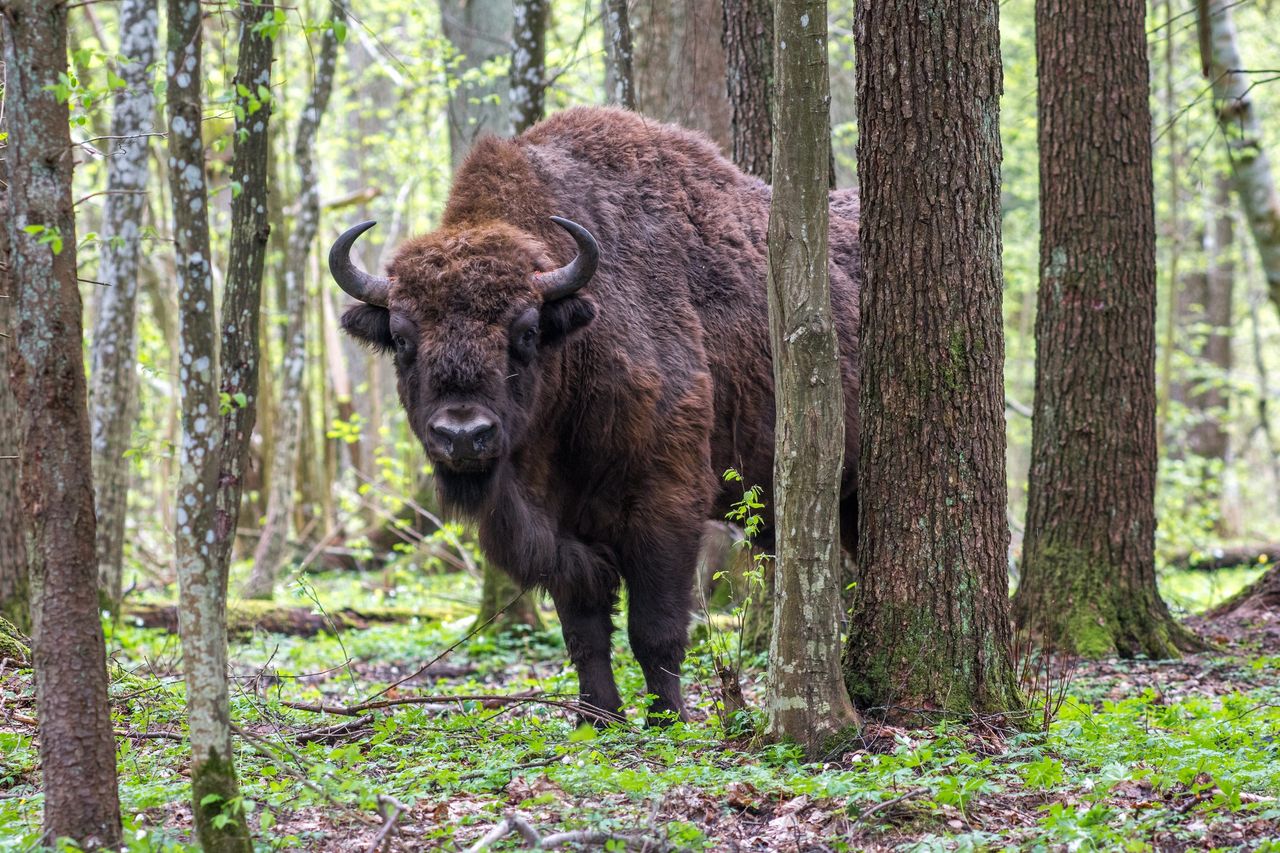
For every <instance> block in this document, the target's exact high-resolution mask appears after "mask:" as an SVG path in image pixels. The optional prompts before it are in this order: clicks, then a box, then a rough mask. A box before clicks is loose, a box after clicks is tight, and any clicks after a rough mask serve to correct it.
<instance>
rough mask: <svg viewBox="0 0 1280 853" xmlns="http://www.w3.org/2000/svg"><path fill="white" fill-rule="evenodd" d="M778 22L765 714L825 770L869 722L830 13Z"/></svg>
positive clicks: (819, 1)
mask: <svg viewBox="0 0 1280 853" xmlns="http://www.w3.org/2000/svg"><path fill="white" fill-rule="evenodd" d="M775 20H776V22H777V23H776V39H775V44H774V79H776V80H777V85H778V88H777V112H776V113H775V114H774V117H773V152H774V156H773V175H772V177H773V198H772V202H771V204H770V207H769V238H768V298H769V338H770V346H771V350H772V353H773V377H774V386H775V388H776V389H777V390H776V396H777V427H776V431H775V436H776V438H775V441H776V447H775V449H774V454H773V459H774V474H773V482H774V484H775V489H776V492H777V494H776V497H775V508H774V512H775V519H776V520H775V530H776V535H777V563H776V565H775V567H774V572H773V597H774V607H773V630H772V632H771V639H770V645H769V677H768V687H767V690H766V696H765V712H766V714H767V715H768V730H767V734H768V736H769V737H771V738H774V739H778V740H791V741H795V742H796V743H798V744H800V745H801V746H802V747H804V749H805V752H806V754H808V755H809V756H810V757H813V758H818V757H820V756H821V755H822V754H823V753H824V752H825V751H826V750H827V749H828V748H829V742H830V741H831V739H832V738H833V737H835V736H839V735H840V734H841V733H842V732H843V731H844V730H846V729H855V730H856V727H857V726H858V724H859V720H858V715H857V713H856V712H855V711H854V710H853V704H852V703H851V702H850V701H849V694H848V692H847V691H846V689H845V685H844V680H843V678H842V677H841V673H840V611H841V603H840V555H841V545H840V488H841V478H842V474H843V469H844V444H845V435H844V431H845V422H844V418H845V407H844V394H843V391H842V384H841V376H840V356H839V353H840V350H839V346H838V342H837V339H836V325H835V318H834V317H833V314H832V310H831V286H830V279H829V277H828V270H827V223H828V217H829V212H828V207H827V205H828V197H827V185H828V168H829V160H828V158H827V136H828V125H829V123H828V118H827V109H828V106H829V103H830V83H829V80H828V77H827V2H826V0H778V3H777V5H776V7H775Z"/></svg>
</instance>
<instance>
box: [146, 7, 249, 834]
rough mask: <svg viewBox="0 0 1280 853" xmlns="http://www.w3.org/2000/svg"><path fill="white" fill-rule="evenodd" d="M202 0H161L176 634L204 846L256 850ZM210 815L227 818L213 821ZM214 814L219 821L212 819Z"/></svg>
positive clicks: (198, 828) (193, 789)
mask: <svg viewBox="0 0 1280 853" xmlns="http://www.w3.org/2000/svg"><path fill="white" fill-rule="evenodd" d="M200 11H201V10H200V5H199V4H198V3H196V2H194V1H193V0H168V14H167V26H168V30H169V42H168V50H167V56H166V60H165V63H166V67H167V69H168V97H169V192H170V203H171V204H172V206H173V233H174V242H175V246H174V253H175V256H176V268H177V275H178V328H179V332H178V335H179V345H178V380H179V384H180V386H181V388H182V441H181V444H180V450H179V473H178V501H177V504H178V505H177V511H176V515H175V518H176V522H177V524H176V527H175V530H174V533H175V539H176V550H177V554H176V561H175V562H176V568H177V575H178V604H179V613H180V617H179V625H178V630H179V635H180V637H181V640H182V661H183V670H184V674H185V677H186V688H187V723H188V727H189V738H190V741H191V808H192V811H193V812H194V815H195V825H196V835H197V837H198V838H199V841H200V846H201V847H202V848H203V849H204V850H205V851H206V853H214V851H217V852H218V853H222V851H235V852H236V853H239V851H246V853H247V851H250V850H252V848H253V845H252V842H251V840H250V838H249V828H248V825H247V824H246V821H245V814H244V812H242V811H241V810H239V808H237V807H235V806H234V805H233V804H235V803H238V796H239V785H238V783H237V781H236V771H235V764H234V763H233V756H232V751H231V719H230V717H231V710H230V705H229V702H228V691H227V625H226V616H227V575H226V571H225V566H224V565H222V564H221V563H220V562H219V560H218V557H217V549H216V547H215V544H214V542H215V537H216V533H215V531H216V522H217V503H216V497H217V491H218V469H219V459H218V450H219V444H220V441H221V435H220V433H221V429H220V427H221V419H220V418H219V415H218V407H219V399H218V385H217V381H218V337H217V330H216V329H215V324H214V317H213V281H212V278H211V275H210V265H209V264H210V253H209V214H208V211H209V196H208V190H207V185H206V180H205V171H204V154H205V152H204V144H203V142H202V139H201V126H200V123H201V117H202V103H201V94H200V90H201V87H202V86H203V85H204V75H203V72H202V63H201V47H202V44H203V38H202V35H201V14H200ZM219 816H225V817H227V818H230V820H225V821H218V820H217V818H218V817H219ZM219 824H221V825H219Z"/></svg>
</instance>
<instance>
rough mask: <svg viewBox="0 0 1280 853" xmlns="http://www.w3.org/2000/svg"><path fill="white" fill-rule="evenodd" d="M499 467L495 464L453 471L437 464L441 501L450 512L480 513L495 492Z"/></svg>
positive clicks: (437, 481) (437, 482) (466, 514)
mask: <svg viewBox="0 0 1280 853" xmlns="http://www.w3.org/2000/svg"><path fill="white" fill-rule="evenodd" d="M497 469H498V466H497V465H494V466H491V467H489V468H487V469H485V470H478V471H451V470H449V469H448V468H445V467H444V466H443V465H437V466H436V485H437V488H438V489H439V491H440V502H441V503H443V504H444V506H445V509H446V510H448V511H449V512H450V513H453V514H457V515H465V516H473V517H474V516H476V515H479V514H480V511H481V510H483V509H484V507H485V505H486V504H487V503H488V502H489V496H490V495H491V494H492V493H493V482H494V480H495V479H497Z"/></svg>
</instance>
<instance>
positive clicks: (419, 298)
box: [329, 217, 599, 510]
mask: <svg viewBox="0 0 1280 853" xmlns="http://www.w3.org/2000/svg"><path fill="white" fill-rule="evenodd" d="M552 219H553V221H554V222H555V223H556V224H557V225H559V226H560V227H561V228H563V229H564V230H565V231H567V232H568V233H569V235H570V236H571V237H572V238H573V240H574V242H575V243H577V246H578V254H577V257H575V258H574V259H573V261H571V262H570V263H569V264H567V265H565V266H563V267H560V268H558V269H550V266H551V263H550V262H549V259H548V252H547V248H546V246H545V245H544V244H543V243H542V242H541V241H540V240H538V239H536V238H535V237H533V236H531V235H530V234H528V233H527V232H525V231H522V230H520V229H517V228H515V227H512V226H510V225H507V224H505V223H488V224H485V225H482V226H471V227H462V228H443V229H440V230H439V231H436V232H433V233H431V234H428V235H426V236H423V237H419V238H416V239H414V240H410V241H409V242H408V243H406V244H405V245H404V246H402V247H401V248H400V249H399V250H398V251H397V252H396V255H395V257H394V259H393V260H392V262H391V264H390V265H389V267H388V270H387V272H388V274H389V275H388V276H387V277H386V278H380V277H378V276H373V275H370V274H368V273H366V272H363V271H361V270H360V269H358V268H356V266H355V265H354V264H353V263H352V262H351V258H350V252H351V246H352V244H353V243H354V242H355V241H356V238H357V237H359V236H360V235H361V234H363V233H364V232H365V231H367V230H368V229H369V228H371V227H373V224H374V223H372V222H365V223H362V224H360V225H357V226H355V227H354V228H352V229H350V230H348V231H347V232H346V233H345V234H343V235H342V236H341V237H340V238H338V241H337V242H336V243H334V245H333V249H332V250H331V251H330V253H329V269H330V272H331V273H332V274H333V277H334V279H335V280H336V281H337V282H338V284H339V285H340V286H341V287H342V289H343V290H345V291H346V292H347V293H348V294H349V295H351V296H353V297H355V298H356V299H358V300H359V301H360V304H358V305H353V306H352V307H351V308H349V309H348V310H347V312H346V313H345V314H344V315H343V318H342V326H343V328H344V329H345V330H346V331H347V332H348V333H349V334H351V335H353V336H354V337H356V338H358V339H360V340H362V341H364V342H365V343H367V344H369V345H370V346H372V347H374V348H375V349H377V350H380V351H382V352H386V353H390V354H392V356H393V357H394V359H395V367H396V376H397V378H398V385H399V391H400V401H401V402H402V403H403V404H404V407H405V410H406V411H407V412H408V415H409V423H410V425H411V426H412V427H413V431H414V433H415V434H416V435H417V436H418V439H419V441H421V442H422V446H423V448H425V450H426V452H427V455H428V456H429V457H430V458H431V460H432V462H433V463H434V464H435V468H436V475H437V479H438V481H439V483H440V486H441V489H442V493H443V497H444V498H445V500H446V502H448V503H450V504H452V505H454V506H456V507H457V508H459V509H462V510H475V509H477V508H478V507H479V506H480V504H481V503H482V502H483V501H484V498H485V495H486V493H487V492H488V490H489V484H490V483H491V481H492V479H493V474H494V472H495V471H496V470H497V469H498V468H499V467H500V466H501V465H502V462H503V460H504V459H506V458H508V457H509V456H510V454H512V453H513V452H518V451H519V450H520V449H521V447H522V446H523V444H524V443H525V442H526V440H527V437H528V435H529V434H530V431H531V429H530V428H531V426H532V425H534V423H535V421H536V420H537V418H538V416H539V411H540V410H539V400H540V398H541V396H542V394H543V392H544V386H545V385H546V384H547V379H546V378H545V377H544V376H543V375H542V374H543V372H544V371H542V370H541V369H540V362H541V361H545V359H547V358H548V357H550V356H551V355H552V354H553V353H554V352H555V350H556V349H557V348H558V347H560V346H561V345H562V344H563V343H564V341H565V340H566V339H567V338H568V337H569V336H570V335H571V334H572V333H573V332H575V331H577V330H578V329H581V328H583V327H584V326H586V325H587V324H588V323H590V322H591V321H592V319H594V317H595V307H594V306H593V304H592V303H591V301H590V300H589V299H587V298H585V297H584V295H583V294H582V293H581V292H580V291H581V290H582V288H583V287H584V286H585V285H586V284H587V282H588V281H589V280H590V279H591V276H592V274H593V273H594V272H595V269H596V264H597V262H598V260H599V248H598V247H597V245H596V241H595V239H594V238H592V236H591V234H590V233H588V232H587V230H586V229H585V228H583V227H582V226H580V225H578V224H576V223H574V222H570V221H569V220H567V219H560V218H558V217H552Z"/></svg>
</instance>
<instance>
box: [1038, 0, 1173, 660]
mask: <svg viewBox="0 0 1280 853" xmlns="http://www.w3.org/2000/svg"><path fill="white" fill-rule="evenodd" d="M1145 15H1146V6H1145V3H1143V2H1142V0H1117V2H1115V3H1104V4H1081V3H1075V2H1071V0H1038V2H1037V5H1036V23H1037V27H1036V48H1037V58H1038V66H1039V75H1040V124H1039V144H1040V228H1041V231H1040V293H1039V307H1038V314H1037V318H1036V390H1035V403H1034V416H1033V428H1032V439H1031V469H1030V486H1029V491H1028V500H1027V504H1028V508H1027V524H1026V536H1025V539H1024V540H1023V555H1024V559H1023V567H1022V568H1023V573H1022V582H1021V584H1020V585H1019V587H1018V592H1017V595H1016V597H1015V599H1014V616H1015V618H1016V619H1017V622H1018V625H1019V626H1020V627H1021V628H1023V629H1026V630H1029V631H1031V632H1032V633H1034V634H1037V635H1040V636H1042V637H1043V638H1045V639H1046V640H1047V641H1048V642H1050V643H1051V644H1052V645H1053V647H1054V648H1056V649H1059V650H1063V651H1067V652H1075V653H1078V654H1081V655H1088V656H1100V655H1106V654H1111V653H1115V652H1119V653H1120V654H1122V655H1126V656H1132V655H1137V654H1145V655H1147V656H1149V657H1153V658H1168V657H1174V656H1177V655H1178V653H1179V651H1181V650H1187V649H1192V648H1196V647H1197V646H1198V642H1197V641H1196V639H1195V637H1194V636H1193V635H1192V634H1190V633H1189V632H1188V631H1186V630H1185V629H1183V628H1182V627H1181V626H1179V625H1178V623H1177V622H1176V621H1174V619H1173V618H1172V616H1171V615H1170V614H1169V610H1168V608H1167V607H1166V606H1165V603H1164V601H1163V600H1161V598H1160V594H1159V592H1158V590H1157V589H1156V575H1155V555H1154V548H1155V505H1154V500H1155V481H1156V419H1155V416H1156V393H1155V390H1156V376H1155V349H1156V347H1155V310H1156V267H1155V250H1156V245H1155V214H1154V202H1153V192H1154V191H1153V187H1152V170H1151V110H1150V106H1149V103H1148V85H1149V84H1148V75H1147V43H1146V30H1145V25H1144V22H1145Z"/></svg>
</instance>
